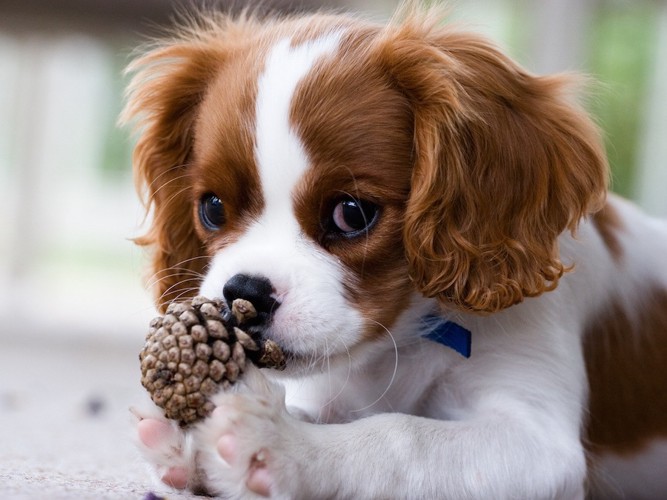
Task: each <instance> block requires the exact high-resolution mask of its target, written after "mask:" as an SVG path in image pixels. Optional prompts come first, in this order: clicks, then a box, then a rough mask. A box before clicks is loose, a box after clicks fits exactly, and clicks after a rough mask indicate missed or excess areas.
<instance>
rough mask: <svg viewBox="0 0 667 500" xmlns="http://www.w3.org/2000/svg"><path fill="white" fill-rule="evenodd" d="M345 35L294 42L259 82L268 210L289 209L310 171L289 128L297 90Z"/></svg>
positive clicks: (260, 160) (280, 48)
mask: <svg viewBox="0 0 667 500" xmlns="http://www.w3.org/2000/svg"><path fill="white" fill-rule="evenodd" d="M340 37H341V34H340V33H332V34H329V35H327V36H324V37H322V38H318V39H316V40H313V41H310V42H307V43H304V44H302V45H299V46H296V47H292V46H291V45H290V43H291V42H290V40H289V39H283V40H281V41H280V42H278V43H277V44H276V45H275V46H274V47H273V48H272V49H271V51H270V52H269V54H268V57H267V60H266V63H265V67H264V72H263V74H262V76H261V77H260V79H259V82H258V93H257V103H256V108H255V110H256V111H255V112H256V124H257V125H256V127H257V130H256V135H255V137H256V141H257V142H256V146H255V148H256V149H255V155H256V160H257V166H258V169H259V174H260V179H261V184H262V190H263V193H264V201H265V203H266V210H267V211H270V210H276V209H278V208H285V203H286V202H287V203H290V205H289V206H291V193H292V191H293V189H294V186H296V184H297V182H298V181H299V179H300V178H301V176H302V175H303V173H304V172H305V171H306V169H307V168H308V157H307V155H306V152H305V151H304V148H303V146H302V144H301V141H300V140H299V138H298V137H297V135H296V134H295V133H294V131H293V130H292V129H291V127H290V109H291V104H292V98H293V96H294V91H295V90H296V87H297V85H298V84H299V82H300V81H301V80H302V79H303V77H304V76H306V75H307V74H308V72H309V71H310V70H311V69H312V68H313V66H314V65H315V63H316V62H317V60H318V59H319V58H321V57H322V56H325V55H327V54H331V53H332V52H334V51H335V50H336V48H337V47H338V45H339V42H340Z"/></svg>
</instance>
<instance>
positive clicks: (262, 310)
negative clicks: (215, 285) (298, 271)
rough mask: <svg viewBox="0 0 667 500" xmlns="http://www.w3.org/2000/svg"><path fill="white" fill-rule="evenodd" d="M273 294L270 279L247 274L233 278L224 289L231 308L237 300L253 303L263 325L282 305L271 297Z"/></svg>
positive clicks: (223, 293) (224, 294) (223, 291)
mask: <svg viewBox="0 0 667 500" xmlns="http://www.w3.org/2000/svg"><path fill="white" fill-rule="evenodd" d="M272 293H273V285H271V282H270V281H269V280H268V279H266V278H264V277H261V276H248V275H247V274H237V275H234V276H232V277H231V278H230V279H229V281H227V283H225V286H224V287H223V288H222V295H223V296H224V297H225V300H226V301H227V303H228V304H229V306H230V307H231V305H232V302H233V301H234V300H235V299H245V300H249V301H250V302H252V304H253V305H254V306H255V309H256V310H257V319H258V321H259V322H261V323H263V322H266V321H267V320H268V319H269V317H270V316H271V313H273V311H275V310H276V309H277V308H278V306H279V305H280V302H278V301H276V300H275V299H274V298H273V297H271V294H272Z"/></svg>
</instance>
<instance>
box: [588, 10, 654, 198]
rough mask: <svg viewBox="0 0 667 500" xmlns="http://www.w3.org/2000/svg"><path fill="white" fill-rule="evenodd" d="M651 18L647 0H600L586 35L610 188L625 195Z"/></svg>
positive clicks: (649, 54)
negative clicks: (620, 2)
mask: <svg viewBox="0 0 667 500" xmlns="http://www.w3.org/2000/svg"><path fill="white" fill-rule="evenodd" d="M656 19H657V5H656V4H655V3H652V2H633V3H632V4H628V3H623V4H619V3H615V2H614V3H612V2H601V3H600V5H599V8H598V10H597V12H596V17H595V20H594V23H593V29H592V30H591V33H590V38H589V58H588V60H589V71H590V72H591V73H592V75H593V77H594V78H596V79H597V80H598V82H600V86H599V87H598V88H597V98H596V99H595V100H594V101H592V102H591V106H590V107H591V111H592V113H593V115H594V116H595V117H596V118H597V121H598V124H599V125H600V127H601V128H602V130H603V132H604V135H605V144H606V148H607V154H608V156H609V163H610V165H611V169H612V189H613V190H614V191H616V192H617V193H620V194H622V195H624V196H630V195H631V194H632V193H633V182H634V178H635V172H636V169H637V168H636V167H637V165H636V163H637V150H638V146H639V145H640V144H639V138H640V134H641V127H642V119H643V115H644V114H645V111H646V107H647V105H648V104H647V102H646V100H645V99H646V87H647V81H648V77H649V74H650V69H651V63H652V60H653V58H654V57H655V49H654V48H655V39H656V33H657V25H656Z"/></svg>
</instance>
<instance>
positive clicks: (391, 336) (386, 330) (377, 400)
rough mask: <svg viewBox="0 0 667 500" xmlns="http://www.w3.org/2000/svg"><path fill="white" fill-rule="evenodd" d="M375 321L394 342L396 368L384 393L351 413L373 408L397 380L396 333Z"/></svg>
mask: <svg viewBox="0 0 667 500" xmlns="http://www.w3.org/2000/svg"><path fill="white" fill-rule="evenodd" d="M374 323H375V324H377V325H378V326H380V327H381V328H383V329H384V331H385V332H386V333H387V336H388V337H389V339H390V340H391V342H392V345H393V349H394V368H393V371H392V374H391V378H390V379H389V382H388V383H387V387H385V389H384V391H383V392H382V394H380V395H379V396H378V397H377V399H376V400H375V401H373V402H372V403H370V404H368V405H366V406H364V407H363V408H358V409H356V410H350V413H359V412H362V411H365V410H368V409H369V408H371V407H373V406H374V405H375V404H377V403H378V402H379V401H381V400H382V399H383V398H384V397H385V396H386V395H387V393H388V392H389V390H390V389H391V386H392V385H393V384H394V380H396V374H397V373H398V344H397V343H396V339H395V338H394V335H393V334H392V333H391V331H390V330H389V328H387V327H386V326H384V325H383V324H382V323H380V322H378V321H374Z"/></svg>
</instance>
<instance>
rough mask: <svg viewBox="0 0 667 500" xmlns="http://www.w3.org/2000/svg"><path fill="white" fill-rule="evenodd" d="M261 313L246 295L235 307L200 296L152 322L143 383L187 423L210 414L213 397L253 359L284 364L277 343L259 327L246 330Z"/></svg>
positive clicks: (275, 365)
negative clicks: (264, 337) (262, 334)
mask: <svg viewBox="0 0 667 500" xmlns="http://www.w3.org/2000/svg"><path fill="white" fill-rule="evenodd" d="M256 315H257V312H256V311H255V308H254V306H253V305H252V303H250V302H249V301H247V300H243V299H236V300H235V301H234V302H233V303H232V309H231V311H230V310H229V308H228V307H227V305H226V304H225V302H224V301H223V300H220V299H214V300H209V299H206V298H204V297H195V298H193V299H192V300H190V301H186V302H178V303H177V302H174V303H172V304H170V305H169V307H168V308H167V312H166V314H165V315H164V316H160V317H157V318H155V319H153V321H151V324H150V330H149V332H148V334H147V335H146V344H145V345H144V348H143V349H142V351H141V352H140V353H139V361H140V362H141V384H142V385H143V386H144V387H145V388H146V390H147V391H148V392H149V394H150V396H151V399H152V400H153V402H154V403H155V404H156V405H158V406H159V407H161V408H162V409H164V411H165V415H166V417H167V418H170V419H173V420H177V421H179V422H180V424H181V425H187V424H190V423H192V422H195V421H197V420H199V419H201V418H204V417H206V416H208V415H209V414H210V413H211V412H212V411H213V409H214V405H213V403H211V401H209V399H208V398H209V396H211V395H213V394H214V393H216V392H217V391H218V388H220V387H222V388H223V389H226V388H228V387H229V386H230V385H231V384H233V383H234V382H236V380H237V379H238V377H239V376H240V375H241V374H242V373H243V371H244V370H245V367H246V363H247V362H248V361H250V362H252V363H254V364H255V365H257V366H259V367H260V368H262V367H267V368H275V369H278V370H282V369H284V368H285V357H284V355H283V353H282V351H281V350H280V347H278V345H277V344H276V343H275V342H273V341H271V340H264V341H261V340H259V338H258V337H257V335H256V334H257V333H258V330H257V328H256V327H250V328H248V329H247V331H244V330H243V329H242V328H245V327H246V326H247V324H248V322H251V320H252V319H253V318H254V317H255V316H256ZM248 332H250V333H248ZM253 334H254V335H253ZM253 337H254V338H253Z"/></svg>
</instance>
